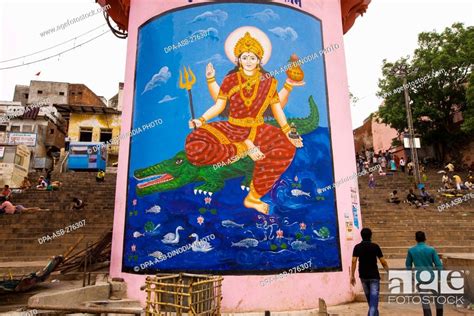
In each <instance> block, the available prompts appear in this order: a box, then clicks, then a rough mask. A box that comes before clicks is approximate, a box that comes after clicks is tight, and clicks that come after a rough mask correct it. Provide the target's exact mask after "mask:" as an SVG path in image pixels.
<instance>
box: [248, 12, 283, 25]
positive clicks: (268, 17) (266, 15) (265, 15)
mask: <svg viewBox="0 0 474 316" xmlns="http://www.w3.org/2000/svg"><path fill="white" fill-rule="evenodd" d="M246 18H248V19H257V20H259V21H260V22H268V21H274V20H278V19H279V18H280V16H279V15H278V14H276V13H275V12H273V10H272V9H265V10H263V11H262V12H257V13H254V14H250V15H247V16H246Z"/></svg>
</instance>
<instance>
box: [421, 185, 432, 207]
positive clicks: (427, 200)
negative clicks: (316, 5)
mask: <svg viewBox="0 0 474 316" xmlns="http://www.w3.org/2000/svg"><path fill="white" fill-rule="evenodd" d="M420 196H421V199H422V200H423V203H424V204H428V203H434V198H433V197H432V196H431V195H430V194H429V193H428V192H427V191H426V190H425V188H421V194H420Z"/></svg>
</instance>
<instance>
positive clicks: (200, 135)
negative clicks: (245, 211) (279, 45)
mask: <svg viewBox="0 0 474 316" xmlns="http://www.w3.org/2000/svg"><path fill="white" fill-rule="evenodd" d="M242 29H244V30H245V29H247V30H252V29H255V28H252V27H243V28H240V29H237V30H236V31H234V32H233V33H232V34H231V35H229V38H228V39H227V41H226V50H227V55H228V56H229V55H232V57H234V59H233V61H234V62H235V63H236V68H235V69H233V70H231V71H230V72H229V73H228V74H227V75H226V76H225V78H224V80H223V82H222V85H221V86H220V87H219V86H218V85H217V83H216V82H215V78H214V74H215V71H214V68H213V66H212V64H209V65H208V66H207V69H206V76H207V82H208V87H209V91H210V93H211V96H213V98H214V99H215V104H214V105H213V106H211V107H210V108H209V109H208V110H207V111H206V112H205V113H204V114H203V115H202V116H201V117H200V118H199V119H194V120H190V121H189V128H196V129H195V130H194V131H193V132H192V133H190V134H189V135H188V137H187V139H186V146H185V151H186V155H187V157H188V159H189V161H190V162H191V163H192V164H194V165H197V166H206V165H213V164H218V163H222V162H225V161H229V160H231V159H232V160H233V158H234V157H243V156H246V155H248V156H249V157H250V158H251V159H252V160H253V161H255V166H254V170H253V176H252V181H251V183H250V191H249V193H248V195H247V197H246V198H245V200H244V205H245V207H247V208H253V209H255V210H257V211H259V212H261V213H264V214H268V212H269V206H268V204H267V203H264V202H263V201H262V200H261V197H262V196H263V195H265V194H266V193H267V192H268V191H270V189H271V188H272V186H273V185H274V183H275V182H276V181H277V180H278V179H279V178H280V176H281V175H282V174H283V173H284V172H285V170H286V169H287V168H288V166H289V165H290V164H291V162H292V160H293V158H294V155H295V151H296V148H300V147H303V142H302V139H301V137H296V138H295V137H290V133H291V128H290V126H289V125H288V123H287V119H286V117H285V114H284V112H283V109H282V102H280V96H281V97H282V98H283V104H286V102H287V98H288V95H289V92H290V91H291V89H292V85H290V84H289V83H288V82H287V83H285V86H284V89H282V91H281V92H280V94H279V93H278V92H277V84H278V83H277V80H276V79H275V78H273V77H271V76H268V73H266V72H265V71H264V70H263V69H262V68H261V65H263V64H265V62H266V61H268V59H269V57H270V54H271V45H270V41H269V40H268V37H266V35H265V34H264V33H263V32H261V31H260V30H258V29H255V30H256V31H258V32H255V33H256V34H257V36H259V38H260V39H261V41H263V42H264V44H265V48H264V45H262V43H261V42H260V41H259V40H257V39H256V38H255V37H252V36H251V34H250V33H249V32H248V31H247V32H245V35H244V36H243V37H241V34H242V33H243V32H242ZM239 31H240V34H239ZM236 34H239V36H240V37H239V38H236V39H235V40H234V42H233V43H232V38H235V37H236V36H235V35H236ZM229 47H230V48H233V50H231V49H229ZM229 52H231V53H229ZM265 55H266V56H265ZM264 75H265V76H264ZM217 91H218V92H217ZM227 104H228V105H229V106H228V109H226V107H227ZM269 107H270V109H271V112H272V114H273V116H274V118H275V119H276V121H277V122H278V124H279V125H280V128H277V127H274V126H271V125H269V124H265V121H264V113H265V111H266V110H267V109H268V108H269ZM224 111H226V112H228V121H217V122H212V123H207V122H208V121H209V120H211V119H213V118H214V117H216V116H218V115H220V114H221V113H223V112H224ZM292 135H293V134H292Z"/></svg>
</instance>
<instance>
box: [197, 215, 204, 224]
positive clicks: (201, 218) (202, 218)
mask: <svg viewBox="0 0 474 316" xmlns="http://www.w3.org/2000/svg"><path fill="white" fill-rule="evenodd" d="M197 223H198V224H199V225H202V224H203V223H204V217H202V216H199V217H198V218H197Z"/></svg>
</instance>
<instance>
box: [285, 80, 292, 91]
mask: <svg viewBox="0 0 474 316" xmlns="http://www.w3.org/2000/svg"><path fill="white" fill-rule="evenodd" d="M283 87H284V88H285V89H286V90H288V91H289V92H291V90H293V86H292V85H291V84H289V83H288V82H285V84H284V85H283Z"/></svg>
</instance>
